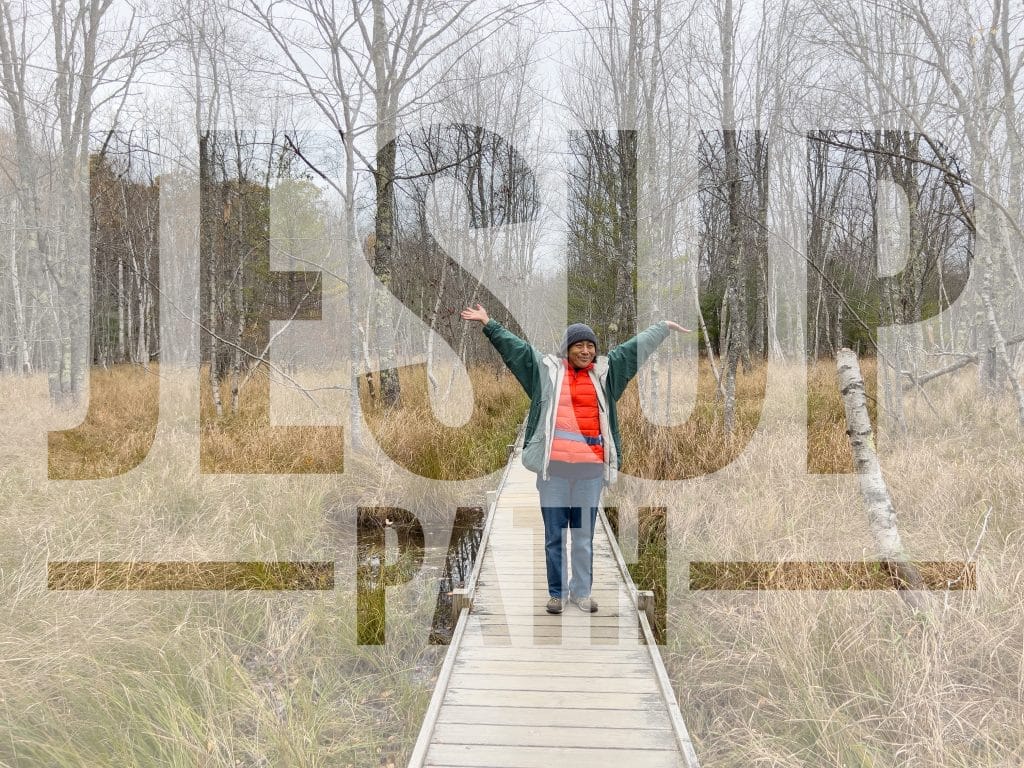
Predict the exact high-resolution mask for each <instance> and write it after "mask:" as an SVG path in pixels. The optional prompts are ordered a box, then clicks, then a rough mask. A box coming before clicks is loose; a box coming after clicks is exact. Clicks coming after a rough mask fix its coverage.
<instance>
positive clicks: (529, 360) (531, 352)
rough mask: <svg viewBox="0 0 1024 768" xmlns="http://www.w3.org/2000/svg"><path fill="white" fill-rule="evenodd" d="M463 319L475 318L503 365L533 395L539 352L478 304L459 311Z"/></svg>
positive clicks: (535, 385)
mask: <svg viewBox="0 0 1024 768" xmlns="http://www.w3.org/2000/svg"><path fill="white" fill-rule="evenodd" d="M460 316H461V317H462V319H463V320H471V321H472V320H475V321H476V322H478V323H480V324H481V325H483V327H484V328H483V331H484V335H485V336H486V337H487V338H488V340H489V341H490V342H491V345H492V346H493V347H494V348H495V349H496V350H498V354H499V355H501V359H502V360H504V361H505V365H507V366H508V368H509V370H510V371H512V374H513V375H514V376H515V377H516V379H517V380H518V381H519V383H520V384H521V385H522V387H523V389H524V390H526V394H527V395H529V396H530V397H533V395H534V392H535V391H536V388H537V377H538V376H539V369H538V363H537V359H538V357H539V354H538V353H537V350H535V349H534V348H533V347H532V346H530V344H528V343H527V342H525V341H523V340H522V339H520V338H519V337H518V336H516V335H515V334H514V333H512V331H510V330H508V329H507V328H505V327H504V326H503V325H502V324H501V323H499V322H498V321H496V320H491V318H490V315H488V314H487V310H486V309H484V308H483V307H482V306H481V305H480V304H477V305H476V307H475V308H474V307H466V308H465V309H464V310H462V312H461V313H460Z"/></svg>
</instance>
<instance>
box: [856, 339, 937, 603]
mask: <svg viewBox="0 0 1024 768" xmlns="http://www.w3.org/2000/svg"><path fill="white" fill-rule="evenodd" d="M836 371H837V374H838V378H839V392H840V394H841V395H842V397H843V406H844V408H845V409H846V427H847V429H846V434H847V435H849V437H850V449H851V450H852V451H853V466H854V469H855V471H856V472H857V476H858V478H859V479H860V495H861V498H863V499H864V504H865V506H867V510H868V522H869V524H870V526H871V536H872V538H873V539H874V542H875V547H876V548H877V550H878V556H879V558H880V559H881V562H882V563H883V564H884V565H885V567H886V568H887V569H888V570H889V575H890V578H891V579H892V581H893V585H894V586H895V587H896V588H897V589H898V590H900V596H901V597H902V598H903V599H904V601H906V602H907V603H908V604H909V605H910V606H911V607H913V608H915V609H918V610H923V609H924V608H925V607H926V605H927V603H926V595H925V593H924V592H922V591H919V590H924V588H925V587H924V580H923V579H922V578H921V574H920V572H919V571H918V570H917V568H916V567H915V566H914V564H913V563H911V562H910V559H909V558H908V557H907V555H906V553H905V552H904V551H903V542H902V541H901V540H900V532H899V528H898V527H897V525H896V509H895V508H894V507H893V504H892V498H891V497H890V496H889V489H888V488H887V487H886V485H885V479H884V478H883V477H882V469H881V467H880V466H879V464H878V455H877V454H876V453H875V440H874V435H873V432H872V429H871V418H870V417H869V416H868V409H867V403H866V401H865V398H864V378H863V377H862V376H861V373H860V365H859V364H858V363H857V355H856V354H855V353H854V351H853V350H852V349H849V348H847V347H843V348H842V349H840V350H839V352H838V353H837V354H836Z"/></svg>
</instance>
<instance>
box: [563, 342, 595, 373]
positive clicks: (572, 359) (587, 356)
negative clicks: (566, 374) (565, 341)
mask: <svg viewBox="0 0 1024 768" xmlns="http://www.w3.org/2000/svg"><path fill="white" fill-rule="evenodd" d="M596 356H597V347H595V346H594V342H592V341H577V342H576V343H575V344H573V345H572V346H571V347H569V350H568V352H567V353H566V357H568V358H569V364H570V365H571V366H572V367H573V368H586V367H587V366H588V365H590V364H591V363H592V362H593V361H594V358H595V357H596Z"/></svg>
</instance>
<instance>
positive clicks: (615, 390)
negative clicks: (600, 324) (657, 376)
mask: <svg viewBox="0 0 1024 768" xmlns="http://www.w3.org/2000/svg"><path fill="white" fill-rule="evenodd" d="M670 331H675V332H676V333H691V331H690V329H689V328H684V327H683V326H681V325H680V324H679V323H676V322H673V321H672V320H662V321H661V322H660V323H655V324H654V325H652V326H651V327H650V328H648V329H647V330H646V331H641V332H640V333H638V334H637V335H636V336H634V337H633V338H632V339H630V340H629V341H625V342H623V343H622V344H619V346H617V347H616V348H615V349H613V350H612V351H611V352H609V353H608V363H609V371H608V385H609V387H608V388H609V394H610V395H611V396H612V397H613V398H615V399H616V400H618V399H619V397H620V396H621V395H622V393H623V392H624V391H625V389H626V385H627V384H629V382H630V380H631V379H632V378H633V377H634V376H636V372H637V370H638V369H639V368H640V366H641V365H643V364H644V363H645V362H647V358H648V357H650V356H651V354H653V352H654V350H656V349H657V348H658V347H659V346H660V345H661V343H662V342H663V341H664V340H665V339H667V338H668V335H669V332H670Z"/></svg>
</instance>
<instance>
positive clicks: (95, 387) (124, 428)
mask: <svg viewBox="0 0 1024 768" xmlns="http://www.w3.org/2000/svg"><path fill="white" fill-rule="evenodd" d="M159 394H160V367H159V365H156V364H154V365H151V366H150V370H149V371H146V370H143V368H142V367H141V366H137V365H118V366H115V367H113V368H111V369H109V370H102V369H99V368H95V369H93V370H92V372H91V380H90V392H89V410H88V413H87V415H86V418H85V420H84V421H83V422H82V423H81V424H80V425H79V426H77V427H75V428H73V429H67V430H63V431H60V432H51V433H50V435H49V472H48V475H49V477H50V479H51V480H92V479H96V478H103V477H114V476H116V475H119V474H121V473H123V472H127V471H128V470H130V469H132V468H133V467H135V466H138V464H139V462H141V461H142V460H143V459H144V458H146V454H147V453H149V449H150V447H151V446H152V445H153V437H154V436H155V435H156V427H157V412H158V408H157V404H158V397H159Z"/></svg>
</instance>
